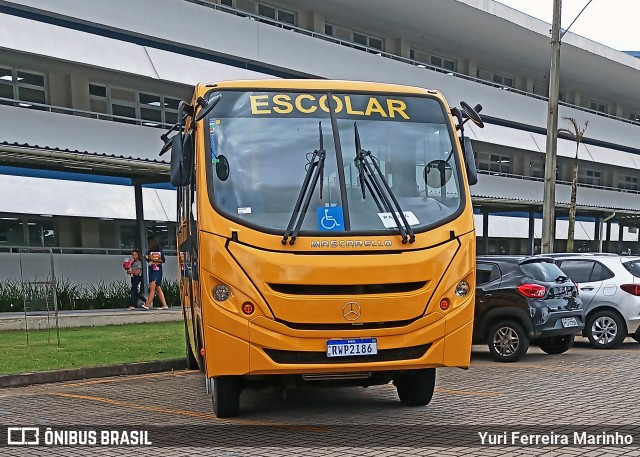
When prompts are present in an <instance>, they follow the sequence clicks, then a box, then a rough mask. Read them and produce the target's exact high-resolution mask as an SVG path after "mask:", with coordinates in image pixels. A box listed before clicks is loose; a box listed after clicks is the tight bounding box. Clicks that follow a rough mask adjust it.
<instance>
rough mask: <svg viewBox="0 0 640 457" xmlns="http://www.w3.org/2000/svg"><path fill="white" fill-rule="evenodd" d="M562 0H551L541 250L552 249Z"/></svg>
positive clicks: (545, 252) (554, 215)
mask: <svg viewBox="0 0 640 457" xmlns="http://www.w3.org/2000/svg"><path fill="white" fill-rule="evenodd" d="M561 9H562V0H553V24H552V25H551V68H550V69H549V112H548V115H547V147H546V157H545V168H544V199H543V202H542V246H541V252H542V253H543V254H548V253H550V252H553V243H554V240H555V237H556V224H555V219H556V207H555V205H556V151H557V146H558V131H557V129H558V94H559V91H560V87H559V86H560V73H559V66H560V12H561Z"/></svg>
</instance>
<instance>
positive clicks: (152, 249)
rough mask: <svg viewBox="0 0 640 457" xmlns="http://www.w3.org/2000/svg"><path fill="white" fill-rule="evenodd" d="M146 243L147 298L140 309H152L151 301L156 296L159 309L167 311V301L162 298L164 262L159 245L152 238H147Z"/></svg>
mask: <svg viewBox="0 0 640 457" xmlns="http://www.w3.org/2000/svg"><path fill="white" fill-rule="evenodd" d="M147 241H148V243H149V253H148V254H147V257H146V260H147V263H148V264H149V267H148V271H149V297H148V298H147V301H146V303H145V304H144V305H142V307H143V308H144V309H147V310H148V309H151V308H153V299H154V298H155V296H156V295H158V298H159V299H160V303H162V307H161V308H160V309H169V307H168V306H167V301H166V300H165V298H164V292H163V291H162V264H163V263H164V262H165V258H164V253H163V252H162V249H160V243H158V240H156V238H155V237H154V236H149V237H148V238H147Z"/></svg>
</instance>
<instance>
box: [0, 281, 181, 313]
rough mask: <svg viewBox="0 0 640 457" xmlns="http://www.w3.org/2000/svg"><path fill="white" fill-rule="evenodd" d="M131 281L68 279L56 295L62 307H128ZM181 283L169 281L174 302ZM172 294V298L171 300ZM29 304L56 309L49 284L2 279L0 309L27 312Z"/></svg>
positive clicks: (32, 307) (168, 298) (59, 286)
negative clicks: (79, 280) (81, 281)
mask: <svg viewBox="0 0 640 457" xmlns="http://www.w3.org/2000/svg"><path fill="white" fill-rule="evenodd" d="M130 288H131V285H130V283H129V282H128V281H126V280H122V281H113V282H107V281H98V282H96V283H94V284H85V285H83V284H75V283H72V282H70V281H69V280H68V279H65V278H62V279H57V280H56V291H55V292H56V297H57V300H58V309H60V310H73V309H112V308H126V307H127V306H129V290H130ZM164 289H165V288H164V287H163V290H164ZM174 289H175V290H177V282H176V281H173V283H172V282H171V281H167V283H166V291H167V292H166V293H167V301H168V302H169V303H170V304H173V303H174V302H173V297H174V295H175V296H177V294H176V293H175V292H174ZM170 297H172V298H171V300H172V301H169V300H170ZM25 303H26V305H27V310H31V311H34V310H44V309H47V307H49V309H50V310H53V309H54V305H53V296H52V292H51V290H50V288H49V285H48V284H46V283H37V284H34V283H24V285H23V284H22V283H21V282H20V281H18V280H11V281H0V312H9V311H19V312H24V307H25Z"/></svg>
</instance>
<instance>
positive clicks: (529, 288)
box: [516, 284, 547, 298]
mask: <svg viewBox="0 0 640 457" xmlns="http://www.w3.org/2000/svg"><path fill="white" fill-rule="evenodd" d="M516 289H517V290H518V292H520V294H521V295H524V296H525V297H527V298H542V297H544V296H545V294H546V293H547V289H546V287H544V286H541V285H540V284H520V285H519V286H518V287H516Z"/></svg>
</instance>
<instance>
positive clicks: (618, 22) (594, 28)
mask: <svg viewBox="0 0 640 457" xmlns="http://www.w3.org/2000/svg"><path fill="white" fill-rule="evenodd" d="M497 1H498V2H500V3H502V4H503V5H507V6H509V7H511V8H513V9H516V10H519V11H522V12H523V13H526V14H528V15H530V16H533V17H536V18H538V19H542V20H543V21H546V22H548V23H549V24H550V23H551V22H552V18H553V0H497ZM588 1H589V0H562V27H568V26H569V24H571V22H572V21H573V19H575V17H576V16H577V15H578V13H579V12H580V10H582V8H584V6H585V5H586V4H587V3H588ZM639 19H640V0H592V2H591V4H589V6H588V7H587V9H586V10H585V11H584V13H582V15H580V17H579V18H578V20H577V21H576V23H575V24H573V25H572V26H571V30H570V31H571V32H573V33H577V34H578V35H582V36H583V37H586V38H589V39H591V40H593V41H597V42H598V43H602V44H604V45H607V46H609V47H611V48H613V49H617V50H618V51H640V23H639Z"/></svg>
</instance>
